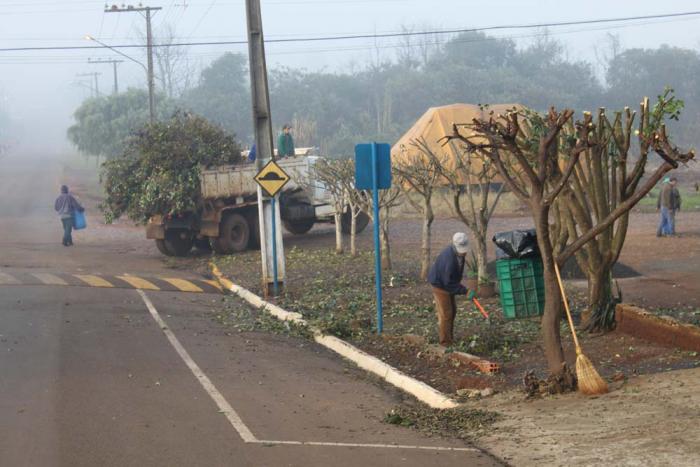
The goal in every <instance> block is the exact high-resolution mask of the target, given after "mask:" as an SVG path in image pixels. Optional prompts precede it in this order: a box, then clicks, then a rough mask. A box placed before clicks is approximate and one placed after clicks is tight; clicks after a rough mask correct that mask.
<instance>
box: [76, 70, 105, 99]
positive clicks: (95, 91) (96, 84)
mask: <svg viewBox="0 0 700 467" xmlns="http://www.w3.org/2000/svg"><path fill="white" fill-rule="evenodd" d="M101 74H102V73H98V72H96V71H93V72H92V73H78V74H77V75H76V76H82V77H86V76H89V77H91V78H93V84H92V85H91V86H90V89H92V90H93V97H100V86H99V82H98V80H97V78H98V76H100V75H101ZM93 85H94V87H93Z"/></svg>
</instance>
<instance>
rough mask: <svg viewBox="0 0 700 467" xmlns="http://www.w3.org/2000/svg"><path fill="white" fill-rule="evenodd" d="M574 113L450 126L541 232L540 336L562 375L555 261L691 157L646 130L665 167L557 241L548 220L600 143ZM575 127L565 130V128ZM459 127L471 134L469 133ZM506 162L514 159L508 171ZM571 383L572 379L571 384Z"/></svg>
mask: <svg viewBox="0 0 700 467" xmlns="http://www.w3.org/2000/svg"><path fill="white" fill-rule="evenodd" d="M573 117H574V111H573V110H570V109H565V110H563V111H561V112H558V111H556V110H555V109H554V108H552V109H551V110H550V111H549V112H548V114H546V115H544V116H543V115H539V114H536V113H534V112H530V111H527V110H517V109H513V110H512V111H510V112H506V113H505V114H504V115H494V113H493V112H491V113H490V114H489V116H488V118H480V119H474V120H473V121H472V122H471V123H468V124H462V125H457V124H455V125H454V126H453V132H452V135H450V136H449V137H447V140H448V141H451V140H457V141H461V142H462V143H464V144H465V146H466V147H467V150H468V151H470V152H473V153H482V154H483V155H484V156H485V157H487V158H488V159H489V160H490V161H491V162H492V163H493V164H494V166H495V167H496V169H497V170H498V173H499V175H501V177H503V179H504V181H505V183H507V185H508V187H509V188H510V189H511V190H512V191H513V193H515V195H516V196H518V198H519V199H521V200H522V201H523V202H524V203H525V204H527V205H528V206H529V207H530V210H531V212H532V217H533V220H534V223H535V228H536V230H537V241H538V246H539V248H540V254H541V256H542V263H543V266H544V267H543V269H544V282H545V309H544V315H543V316H542V325H541V327H542V339H543V343H544V350H545V357H546V360H547V366H548V369H549V372H550V373H551V374H552V375H556V376H563V375H565V374H566V373H570V372H571V370H570V369H567V367H566V364H565V359H564V351H563V349H562V345H561V336H560V322H561V318H562V306H561V305H562V298H561V294H560V291H559V286H558V284H557V279H556V273H555V269H554V264H555V262H556V263H557V264H559V265H561V264H563V263H564V262H565V261H566V260H567V259H568V258H570V257H571V256H573V255H574V254H576V253H577V252H578V251H579V250H580V249H581V248H583V247H584V246H585V245H586V244H587V243H588V242H589V241H591V240H592V239H594V238H595V237H596V236H597V235H599V234H601V233H602V232H604V231H605V230H606V229H608V228H609V227H610V226H611V225H612V224H613V223H614V222H615V221H616V220H617V219H619V218H620V217H621V216H623V215H624V214H625V213H627V212H628V211H629V210H630V209H632V207H634V205H635V204H636V203H637V202H639V200H641V199H642V198H643V197H644V196H645V195H646V194H647V193H648V192H649V191H650V190H651V189H652V188H653V187H654V186H655V185H656V184H657V183H658V182H659V180H660V179H661V178H662V177H663V176H664V174H665V173H666V172H668V171H669V170H671V169H673V168H674V167H676V166H677V165H678V163H679V162H686V161H688V160H690V159H692V158H693V157H694V153H693V152H692V151H690V152H687V153H686V152H681V151H680V150H678V149H677V148H676V147H675V146H673V145H672V144H671V143H670V142H669V139H668V136H667V133H666V129H665V126H664V125H660V127H659V128H658V129H656V130H654V129H651V128H650V129H649V130H650V131H649V132H645V133H644V141H645V142H646V143H648V144H649V147H650V148H651V149H652V150H653V151H654V152H656V153H657V154H658V155H660V156H661V157H662V159H663V160H664V162H663V163H662V164H661V165H660V166H659V167H658V168H657V169H656V170H655V171H654V173H653V174H652V175H651V176H650V177H649V178H648V179H647V180H646V181H645V182H644V184H643V185H641V186H640V187H639V188H638V189H637V190H636V192H635V193H634V194H633V195H631V196H630V197H629V198H627V199H626V200H625V201H623V202H622V203H619V204H618V205H617V207H615V209H613V210H612V211H611V212H610V213H609V214H607V215H606V216H605V217H603V218H601V219H597V220H596V222H595V224H594V225H591V226H590V228H584V227H583V226H578V229H577V231H576V234H575V236H573V237H571V238H566V239H564V237H565V236H564V235H561V236H560V237H557V238H554V237H552V235H551V232H550V223H551V216H550V213H551V211H552V210H553V207H554V205H555V202H556V201H557V198H558V197H559V196H560V195H561V194H562V192H564V191H565V190H574V188H573V182H572V180H571V177H572V175H573V173H574V172H575V170H576V168H577V165H578V163H579V161H580V158H581V156H582V154H584V153H586V152H587V151H590V150H591V148H595V147H597V146H598V145H600V144H602V143H601V141H600V140H599V139H598V137H599V133H598V131H597V128H596V124H595V123H594V121H593V117H592V116H591V114H590V113H589V112H584V114H583V119H582V120H580V121H576V122H575V123H572V121H573ZM567 126H568V127H569V128H570V129H571V131H570V132H568V133H565V132H563V129H564V128H565V127H567ZM460 127H462V128H464V127H466V128H468V129H469V130H471V131H472V132H473V134H470V135H468V136H465V135H464V134H462V133H461V132H460ZM508 161H512V164H511V165H510V166H509V165H508V164H507V162H508ZM569 380H572V379H569Z"/></svg>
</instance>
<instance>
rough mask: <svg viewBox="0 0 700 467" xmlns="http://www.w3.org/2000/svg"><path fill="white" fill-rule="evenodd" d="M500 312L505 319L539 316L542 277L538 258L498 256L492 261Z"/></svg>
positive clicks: (540, 314)
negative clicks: (496, 281)
mask: <svg viewBox="0 0 700 467" xmlns="http://www.w3.org/2000/svg"><path fill="white" fill-rule="evenodd" d="M496 275H497V276H498V282H499V289H500V294H501V306H502V307H503V316H504V317H505V318H506V319H518V318H530V317H532V316H542V313H543V312H544V277H543V273H542V259H541V258H539V257H536V258H524V259H509V258H506V259H499V260H497V261H496Z"/></svg>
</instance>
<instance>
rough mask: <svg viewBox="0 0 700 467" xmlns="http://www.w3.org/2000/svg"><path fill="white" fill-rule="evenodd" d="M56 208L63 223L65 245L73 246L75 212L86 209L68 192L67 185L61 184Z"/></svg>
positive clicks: (55, 204)
mask: <svg viewBox="0 0 700 467" xmlns="http://www.w3.org/2000/svg"><path fill="white" fill-rule="evenodd" d="M54 209H56V212H57V213H58V215H59V216H60V218H61V223H62V224H63V246H73V213H74V212H75V211H80V212H83V211H85V209H84V208H83V206H82V205H81V204H80V203H79V202H78V200H77V199H75V197H74V196H73V195H72V194H71V193H69V192H68V187H67V186H66V185H62V186H61V194H60V195H59V197H58V198H56V202H55V203H54Z"/></svg>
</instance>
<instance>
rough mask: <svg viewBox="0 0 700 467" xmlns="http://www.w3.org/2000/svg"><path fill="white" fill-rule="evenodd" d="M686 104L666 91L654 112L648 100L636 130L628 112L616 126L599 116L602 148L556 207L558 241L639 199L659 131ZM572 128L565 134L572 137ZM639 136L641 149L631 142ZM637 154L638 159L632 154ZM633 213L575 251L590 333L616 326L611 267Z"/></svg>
mask: <svg viewBox="0 0 700 467" xmlns="http://www.w3.org/2000/svg"><path fill="white" fill-rule="evenodd" d="M682 107H683V102H682V101H680V100H678V99H676V98H675V96H674V95H673V90H671V89H668V88H667V89H666V90H665V92H664V94H663V95H661V96H659V100H658V102H657V104H656V105H655V107H654V108H653V109H651V108H650V105H649V99H648V98H646V99H644V100H643V102H642V103H641V104H640V118H639V120H638V122H637V129H636V130H635V119H636V113H635V112H633V111H632V110H630V109H629V108H625V109H624V110H623V111H620V112H615V114H614V118H613V119H612V121H611V120H610V119H609V118H608V117H607V115H606V112H605V109H600V110H599V111H598V116H597V122H596V123H595V128H596V132H597V136H596V138H597V141H598V144H597V145H596V146H595V147H591V148H590V149H589V150H587V151H585V152H584V153H583V154H582V155H581V157H580V160H579V162H578V163H577V164H576V166H575V169H574V171H573V172H572V174H571V180H570V183H569V184H567V186H566V187H565V189H564V190H563V192H562V196H560V197H558V198H557V200H556V202H555V205H554V207H555V210H554V214H555V215H554V220H555V223H554V227H553V229H554V231H555V232H556V234H555V235H554V237H555V238H556V237H560V238H561V239H564V238H576V237H577V236H578V235H579V232H581V231H587V230H589V229H591V228H592V227H593V226H594V225H596V224H597V223H598V222H600V221H601V220H603V219H605V218H606V217H607V216H608V215H609V214H610V213H611V212H613V211H615V209H617V207H618V206H619V205H620V204H622V203H624V202H626V201H627V200H628V199H630V198H631V197H632V196H634V195H635V193H636V192H637V190H638V189H640V184H641V182H642V180H643V176H644V173H645V168H646V165H647V162H648V160H649V153H650V151H651V150H652V141H651V140H650V139H649V138H651V137H653V135H654V134H655V132H664V133H665V129H663V128H662V127H663V124H664V121H665V119H666V118H669V119H672V120H677V119H678V117H679V114H680V110H681V109H682ZM572 132H573V128H572V127H571V126H568V127H565V128H564V133H565V134H567V135H571V134H572ZM635 134H637V135H638V136H637V139H638V146H637V147H636V148H635V149H633V148H632V146H633V145H632V141H633V139H634V138H635V136H634V135H635ZM633 152H635V153H636V152H638V153H637V154H632V153H633ZM672 165H675V163H672ZM629 214H630V213H629V211H627V212H625V213H624V214H622V215H621V216H620V217H619V218H618V219H617V220H616V221H615V222H613V223H612V224H610V225H609V226H608V227H607V228H606V229H604V230H603V231H602V232H601V233H600V234H598V235H597V236H596V237H595V238H593V239H592V240H591V241H589V242H588V243H586V245H585V246H584V247H583V248H581V249H579V250H578V251H577V252H575V257H576V260H577V262H578V264H579V267H580V268H581V270H582V271H583V272H584V273H585V274H586V277H587V279H588V316H589V319H588V320H587V323H586V328H587V329H588V330H590V331H606V330H610V329H611V328H612V327H613V326H614V322H615V305H616V304H617V303H618V302H619V298H617V297H614V292H613V280H612V268H613V266H614V265H615V263H616V262H617V261H618V259H619V257H620V253H621V252H622V247H623V245H624V243H625V239H626V236H627V228H628V226H629Z"/></svg>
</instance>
